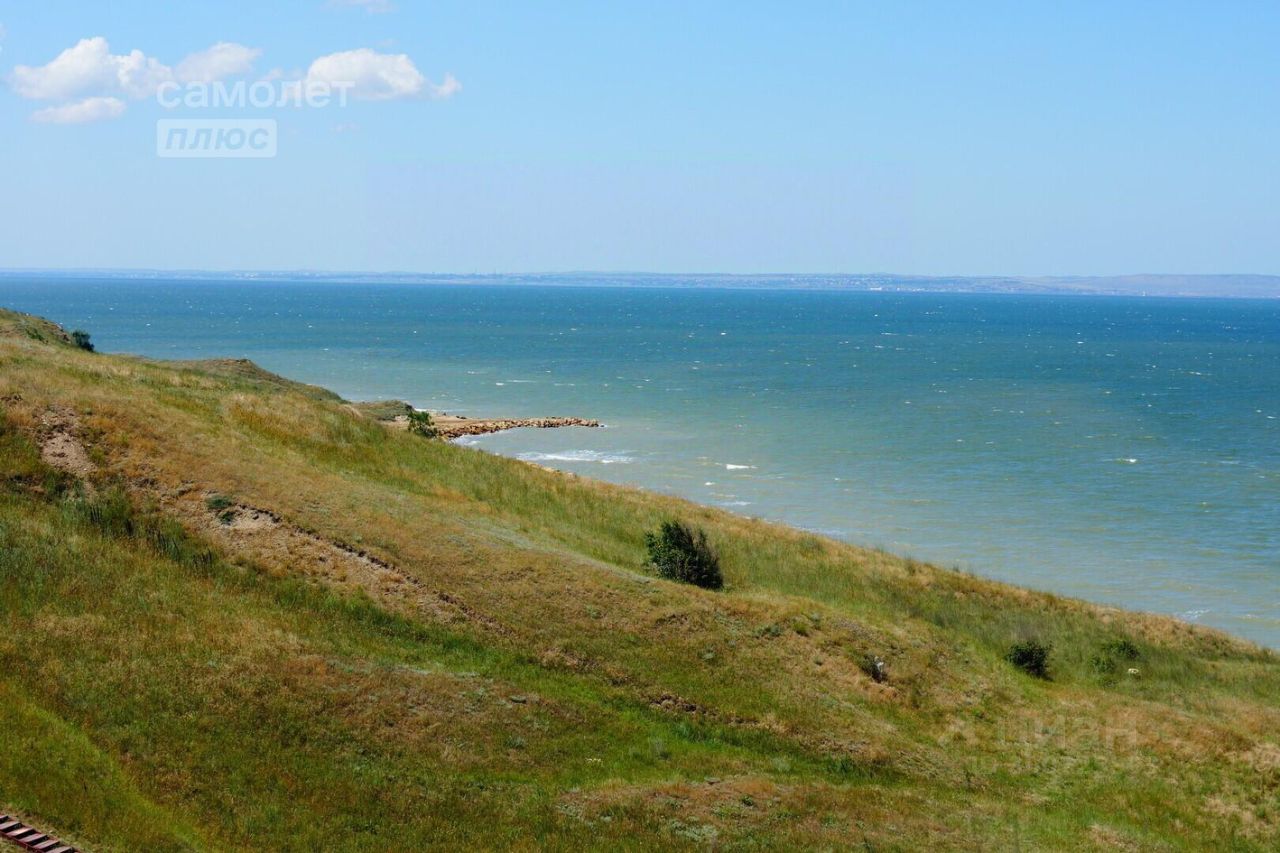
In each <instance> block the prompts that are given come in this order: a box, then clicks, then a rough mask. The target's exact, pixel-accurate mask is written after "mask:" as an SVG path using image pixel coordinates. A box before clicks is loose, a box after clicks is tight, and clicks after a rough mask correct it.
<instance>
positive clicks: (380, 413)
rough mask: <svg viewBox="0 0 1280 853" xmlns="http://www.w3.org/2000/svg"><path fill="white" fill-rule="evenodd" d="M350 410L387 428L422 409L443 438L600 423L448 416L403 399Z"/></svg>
mask: <svg viewBox="0 0 1280 853" xmlns="http://www.w3.org/2000/svg"><path fill="white" fill-rule="evenodd" d="M348 405H349V406H350V408H351V409H352V411H354V412H356V413H357V414H360V415H363V416H365V417H369V418H373V419H374V420H375V421H379V422H380V423H382V424H384V425H385V426H387V427H388V428H390V429H399V430H403V429H408V428H409V413H410V412H415V411H419V412H422V411H425V412H427V413H428V414H429V415H431V425H432V426H434V427H435V428H436V430H437V435H438V437H439V438H442V439H444V440H446V441H450V440H452V439H455V438H462V437H463V436H470V435H489V434H491V433H495V432H505V431H506V430H509V429H525V428H529V429H556V428H559V427H571V426H578V427H588V428H598V427H601V426H603V424H601V423H600V421H598V420H596V419H595V418H580V417H563V416H551V417H533V418H471V417H467V416H466V415H451V414H449V413H448V412H435V411H431V410H429V409H415V408H414V407H413V406H412V405H411V404H409V403H406V402H404V401H403V400H368V401H361V402H353V403H349V404H348Z"/></svg>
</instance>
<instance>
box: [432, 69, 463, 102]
mask: <svg viewBox="0 0 1280 853" xmlns="http://www.w3.org/2000/svg"><path fill="white" fill-rule="evenodd" d="M427 90H428V93H429V95H430V97H432V98H434V99H436V100H437V101H443V100H444V99H445V98H452V97H453V96H454V95H456V94H458V93H459V92H461V91H462V84H461V83H459V82H458V78H457V77H454V76H453V75H452V74H445V75H444V81H443V82H442V83H441V84H440V85H439V86H437V85H435V84H434V83H427Z"/></svg>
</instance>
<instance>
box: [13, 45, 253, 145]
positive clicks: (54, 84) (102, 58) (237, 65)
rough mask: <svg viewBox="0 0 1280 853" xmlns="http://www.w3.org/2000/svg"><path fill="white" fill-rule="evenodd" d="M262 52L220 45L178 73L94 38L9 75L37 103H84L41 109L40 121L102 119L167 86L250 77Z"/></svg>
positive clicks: (137, 52)
mask: <svg viewBox="0 0 1280 853" xmlns="http://www.w3.org/2000/svg"><path fill="white" fill-rule="evenodd" d="M260 53H261V51H260V50H257V49H255V48H250V47H245V46H244V45H242V44H233V43H231V42H218V43H217V44H215V45H213V46H212V47H209V48H207V49H205V50H202V51H198V52H196V53H193V54H191V55H190V56H188V57H186V58H185V59H183V60H182V61H181V62H179V63H178V66H177V69H176V71H175V69H173V68H170V67H169V66H168V65H165V64H164V63H163V62H160V61H159V60H158V59H155V58H154V57H150V56H147V55H146V54H144V53H143V52H142V51H140V50H131V51H129V52H128V53H125V54H113V53H112V52H111V46H110V45H109V44H108V43H107V40H106V39H105V38H103V37H102V36H94V37H93V38H86V39H81V40H80V41H78V42H77V43H76V44H75V45H74V46H72V47H69V48H67V49H66V50H64V51H62V53H60V54H58V55H57V56H56V57H54V58H53V59H52V60H51V61H50V62H48V63H46V64H45V65H39V66H31V65H19V66H17V67H16V68H14V69H13V73H12V74H10V75H9V85H10V87H11V88H12V89H13V91H14V92H15V93H17V94H18V95H19V96H20V97H23V98H29V99H31V100H37V101H71V100H73V99H81V100H75V101H74V102H73V103H66V104H62V105H60V106H56V107H49V108H47V109H42V110H39V111H37V112H35V113H33V114H32V116H31V118H32V119H33V120H35V121H43V122H56V123H59V124H69V123H75V122H84V121H99V120H101V119H106V118H116V117H117V116H120V115H121V114H123V113H124V102H123V101H122V100H121V98H130V99H133V100H141V99H143V98H149V97H151V96H152V95H154V94H155V93H156V89H158V88H159V87H160V85H161V84H163V83H169V82H173V81H181V82H183V83H187V82H202V83H209V82H212V81H214V80H221V79H223V78H225V77H233V76H236V75H238V74H244V73H246V72H247V71H249V70H250V68H251V67H252V65H253V60H254V59H256V58H257V57H258V55H259V54H260ZM86 96H87V97H86Z"/></svg>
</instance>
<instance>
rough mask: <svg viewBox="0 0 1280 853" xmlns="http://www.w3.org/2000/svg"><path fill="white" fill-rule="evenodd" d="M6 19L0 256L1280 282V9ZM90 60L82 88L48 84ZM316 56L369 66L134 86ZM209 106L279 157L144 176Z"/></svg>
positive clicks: (309, 67)
mask: <svg viewBox="0 0 1280 853" xmlns="http://www.w3.org/2000/svg"><path fill="white" fill-rule="evenodd" d="M0 25H2V26H3V39H2V40H0V74H3V79H4V84H3V86H0V129H2V133H0V163H3V167H2V168H3V172H2V173H0V196H2V198H3V202H4V203H3V205H2V206H0V267H60V268H65V267H148V268H188V269H189V268H201V269H292V268H311V269H328V270H411V271H421V272H482V273H484V272H500V271H551V270H584V269H597V270H645V271H657V272H675V271H704V272H872V271H890V272H902V273H922V274H988V273H990V274H1021V275H1039V274H1117V273H1132V272H1179V273H1213V272H1254V273H1271V274H1276V273H1280V239H1277V235H1280V204H1278V203H1277V201H1276V200H1277V199H1280V51H1278V50H1277V48H1276V46H1277V44H1280V4H1276V3H1274V2H1269V3H1248V2H1231V3H1208V2H1206V3H1196V4H1190V3H1176V2H1160V3H1132V2H1126V3H1115V2H1109V3H1096V4H1095V3H1072V4H1048V3H1044V4H1037V3H1025V2H1024V3H1007V4H994V3H968V4H961V3H947V4H944V3H853V2H848V3H820V2H807V3H798V4H793V3H781V2H777V3H755V2H734V3H715V2H697V3H660V2H645V3H634V4H628V5H624V4H621V3H607V4H606V3H591V2H582V3H543V4H532V3H516V2H510V3H475V2H472V3H450V2H421V3H418V2H411V0H390V2H387V0H372V2H365V3H362V2H358V0H346V2H327V0H306V2H278V3H270V4H267V3H260V4H248V3H235V4H232V3H213V2H181V3H177V2H173V3H162V2H125V0H113V2H112V3H110V4H108V3H101V2H80V3H72V2H60V1H59V0H44V2H40V3H29V2H25V3H14V2H0ZM96 38H101V39H105V42H106V45H105V46H103V45H100V43H98V42H93V43H89V44H88V45H87V46H85V47H84V48H83V52H82V53H77V54H76V56H77V57H78V58H80V59H83V60H84V61H85V62H90V61H92V62H95V63H97V64H96V65H92V67H88V68H87V70H85V68H80V67H79V66H77V68H78V69H79V71H78V72H77V73H79V72H83V73H79V76H76V75H75V74H72V75H71V76H70V77H68V76H67V72H68V69H67V67H63V66H53V67H46V66H48V63H50V62H51V61H53V60H54V59H55V57H58V56H59V54H60V53H62V52H63V51H65V50H67V49H69V48H75V47H76V46H77V45H79V44H81V42H82V40H85V39H96ZM220 43H222V44H224V47H225V46H226V45H230V46H231V47H229V48H226V49H225V50H223V51H222V52H221V53H217V54H216V55H215V54H211V53H208V52H207V51H208V49H209V48H210V47H211V46H213V45H216V44H220ZM95 46H96V47H101V48H102V49H101V50H99V51H98V53H96V54H94V53H93V50H94V49H96V47H95ZM134 50H137V51H140V52H141V54H140V55H137V56H135V57H133V59H132V60H130V59H129V58H128V57H129V54H130V52H131V51H134ZM237 51H238V52H237ZM193 55H194V58H193V59H191V60H190V61H188V62H187V63H186V64H185V65H184V64H183V60H184V59H185V58H188V57H192V56H193ZM325 58H329V59H327V60H326V59H325ZM215 60H219V61H215ZM321 60H324V61H321ZM318 61H320V64H318V65H317V64H316V63H317V62H318ZM326 62H328V64H327V65H326V64H325V63H326ZM406 63H407V65H406ZM126 66H127V68H128V69H132V70H126V71H121V70H120V69H122V68H126ZM333 67H337V68H343V69H351V68H354V69H355V72H356V73H357V74H359V75H363V76H361V77H360V80H359V85H358V87H357V88H356V89H354V90H353V91H354V92H355V93H356V95H357V97H353V98H351V99H349V100H348V103H347V104H346V105H345V106H338V105H336V104H331V105H330V106H328V107H325V108H303V109H270V108H268V109H254V108H248V109H232V110H225V109H224V110H218V111H210V110H193V109H186V108H181V109H178V110H165V109H164V108H162V107H161V106H160V105H159V104H158V103H157V102H156V98H155V97H153V96H152V95H151V93H150V91H149V89H148V86H149V85H154V82H155V80H159V79H173V80H177V81H179V82H181V83H182V85H186V82H189V80H190V78H191V76H192V75H193V74H195V75H197V76H198V75H200V74H204V75H205V76H206V77H207V76H215V77H219V78H220V79H222V80H223V81H224V82H225V83H226V84H228V85H230V84H231V83H233V82H234V81H235V80H245V81H250V82H252V81H257V80H261V79H264V78H266V79H277V80H292V79H302V78H308V76H310V78H314V77H315V76H316V74H317V73H321V72H323V70H324V69H325V68H333ZM192 68H195V69H197V70H196V71H192V70H191V69H192ZM104 69H105V71H104ZM184 69H185V70H184ZM200 69H204V70H200ZM73 70H74V69H73ZM108 72H109V73H108ZM117 72H118V73H117ZM144 72H145V73H144ZM104 73H108V76H106V77H104V76H103V74H104ZM110 74H116V75H117V76H116V77H110ZM148 75H150V76H148ZM166 75H168V76H167V77H166ZM109 77H110V79H108V78H109ZM148 81H150V82H148ZM184 81H186V82H184ZM184 91H185V90H184ZM228 117H229V118H242V117H247V118H270V119H274V120H276V121H277V123H278V127H279V139H278V149H277V156H275V157H274V158H268V159H198V158H197V159H166V158H160V157H157V156H156V129H155V128H156V122H157V120H162V119H173V118H183V119H187V118H228ZM86 118H93V119H96V120H92V121H88V120H82V121H76V119H86Z"/></svg>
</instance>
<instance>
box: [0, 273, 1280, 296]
mask: <svg viewBox="0 0 1280 853" xmlns="http://www.w3.org/2000/svg"><path fill="white" fill-rule="evenodd" d="M30 277H37V278H47V279H76V278H99V279H108V280H118V281H134V282H140V281H186V282H218V281H222V282H237V283H238V282H260V283H264V284H269V283H294V282H302V283H310V284H322V283H324V284H404V285H413V284H417V285H452V286H476V287H484V286H490V287H503V286H508V287H509V286H542V287H589V288H646V289H659V288H668V289H680V290H759V291H793V292H794V291H815V292H834V293H892V294H906V293H923V294H956V295H961V294H968V295H982V294H985V295H1039V296H1115V297H1131V298H1175V299H1176V298H1183V299H1214V298H1218V299H1280V275H1269V274H1253V273H1243V274H1233V273H1226V274H1194V275H1180V274H1171V273H1152V274H1133V275H1113V276H1074V275H1064V276H1018V275H910V274H900V273H758V274H757V273H642V272H581V271H578V272H563V273H548V272H539V273H491V274H473V273H414V272H357V271H317V270H284V271H271V270H268V271H255V270H225V271H218V270H146V269H73V270H56V269H48V270H38V269H18V268H10V269H0V281H2V280H4V279H14V278H30Z"/></svg>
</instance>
